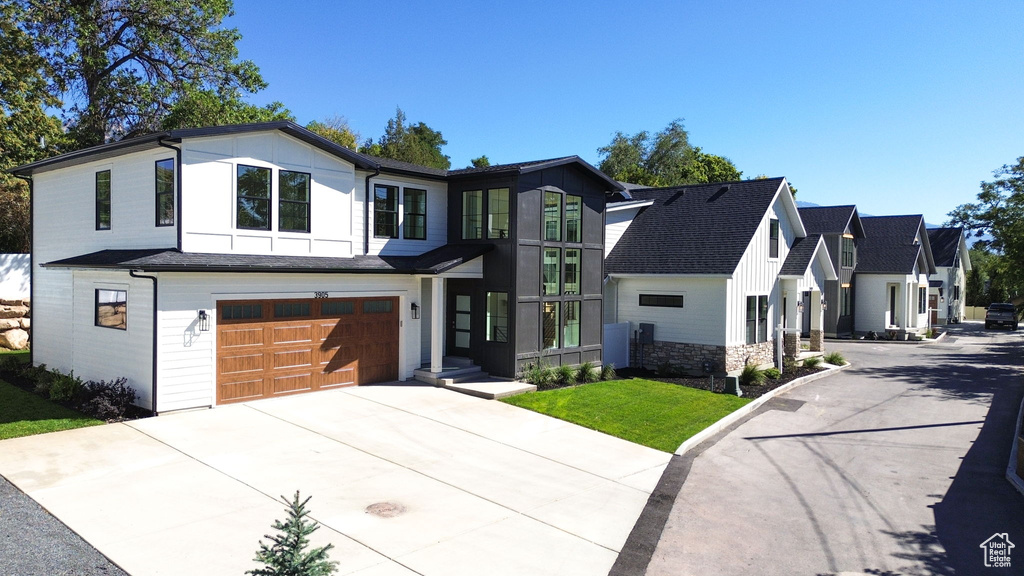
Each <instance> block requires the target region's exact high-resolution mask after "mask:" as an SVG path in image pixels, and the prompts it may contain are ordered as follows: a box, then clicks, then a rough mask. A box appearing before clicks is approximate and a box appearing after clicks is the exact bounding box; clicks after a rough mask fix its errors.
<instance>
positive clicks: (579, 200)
mask: <svg viewBox="0 0 1024 576" xmlns="http://www.w3.org/2000/svg"><path fill="white" fill-rule="evenodd" d="M571 204H576V205H578V209H577V210H576V217H575V218H570V217H569V206H570V205H571ZM563 212H564V214H565V241H566V242H572V243H575V244H580V243H582V242H583V196H580V195H578V194H566V195H565V208H564V211H563ZM573 222H575V223H576V227H575V229H574V228H573V227H572V226H571V224H572V223H573ZM571 231H575V235H570V232H571Z"/></svg>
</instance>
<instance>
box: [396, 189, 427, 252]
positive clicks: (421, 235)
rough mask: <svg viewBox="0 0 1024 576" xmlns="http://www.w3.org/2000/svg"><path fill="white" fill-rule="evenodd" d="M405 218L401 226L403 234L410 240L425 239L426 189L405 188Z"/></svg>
mask: <svg viewBox="0 0 1024 576" xmlns="http://www.w3.org/2000/svg"><path fill="white" fill-rule="evenodd" d="M404 210H405V218H403V221H402V226H403V227H404V229H405V230H404V235H405V237H406V238H409V239H411V240H426V239H427V191H426V190H418V189H415V188H406V189H405V203H404Z"/></svg>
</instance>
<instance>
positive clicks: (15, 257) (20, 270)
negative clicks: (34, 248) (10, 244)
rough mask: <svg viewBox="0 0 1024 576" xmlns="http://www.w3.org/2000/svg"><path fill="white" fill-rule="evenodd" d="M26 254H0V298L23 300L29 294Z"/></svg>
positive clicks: (29, 277) (30, 283)
mask: <svg viewBox="0 0 1024 576" xmlns="http://www.w3.org/2000/svg"><path fill="white" fill-rule="evenodd" d="M31 278H32V277H31V276H30V270H29V255H28V254H0V298H3V299H4V300H24V299H27V298H29V296H30V294H31V288H32V281H31Z"/></svg>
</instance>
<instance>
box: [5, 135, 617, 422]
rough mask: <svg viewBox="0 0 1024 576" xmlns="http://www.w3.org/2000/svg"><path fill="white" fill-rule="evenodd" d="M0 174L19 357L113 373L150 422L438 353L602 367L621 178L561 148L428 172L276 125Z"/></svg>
mask: <svg viewBox="0 0 1024 576" xmlns="http://www.w3.org/2000/svg"><path fill="white" fill-rule="evenodd" d="M13 172H14V173H15V174H17V175H19V176H21V177H24V178H27V179H29V180H30V181H31V189H32V202H33V242H32V245H33V250H34V252H33V269H32V275H33V277H32V291H33V297H32V301H33V302H32V303H33V319H32V320H33V328H34V333H33V361H34V362H35V363H36V364H41V363H45V364H46V365H47V366H49V367H51V368H57V369H61V370H63V371H69V370H74V372H75V374H76V375H77V376H80V377H82V378H85V379H95V380H99V379H111V378H116V377H122V376H123V377H127V378H128V381H129V383H130V384H131V385H132V386H133V387H135V388H136V390H137V391H138V393H139V396H140V400H139V404H140V405H142V406H145V407H148V408H152V410H153V411H154V412H166V411H170V410H179V409H187V408H196V407H204V406H213V405H217V404H223V403H228V402H238V401H245V400H250V399H257V398H263V397H269V396H275V395H280V394H289V393H299V392H312V391H317V390H322V389H327V388H334V387H338V386H348V385H356V384H364V383H371V382H380V381H389V380H406V379H410V378H413V377H414V375H415V374H416V373H417V372H418V371H420V370H422V371H424V372H425V373H427V375H428V376H429V375H430V374H433V375H437V374H440V373H442V372H443V371H444V363H443V359H444V357H445V356H453V355H454V356H462V357H467V358H469V359H470V360H472V361H474V362H477V363H478V364H481V365H482V366H484V367H485V369H488V370H489V371H490V372H491V373H493V374H496V375H502V376H513V375H514V371H515V370H516V369H517V363H516V362H517V358H525V357H527V356H529V354H531V353H532V354H533V355H534V356H536V355H537V354H538V351H539V350H541V348H542V347H543V349H544V351H545V353H546V354H547V357H548V358H549V361H550V360H551V359H554V360H555V361H564V362H571V363H579V362H582V361H593V362H595V363H596V364H600V362H601V324H600V318H599V316H600V310H601V307H602V305H601V278H602V276H603V270H602V264H601V256H602V255H603V251H604V247H603V244H602V241H603V224H604V213H603V210H604V197H605V195H606V194H607V193H609V192H612V191H615V190H618V189H620V188H621V187H620V186H619V185H617V184H616V183H615V182H614V181H611V180H609V179H608V178H607V177H605V176H604V175H603V174H600V172H598V171H597V170H596V169H594V168H593V167H591V166H589V165H588V164H586V163H585V162H583V161H582V160H580V159H579V158H577V157H566V158H560V159H554V160H549V161H538V162H531V163H524V164H516V165H506V166H492V167H489V168H487V169H486V170H473V169H469V170H453V171H446V170H437V169H432V168H425V167H422V166H415V165H411V164H407V163H403V162H396V161H392V160H384V159H380V158H372V157H369V156H364V155H361V154H358V153H356V152H353V151H351V150H349V149H346V148H343V147H340V146H338V145H336V144H334V143H332V142H329V141H327V140H325V139H323V138H320V137H319V136H317V135H315V134H313V133H311V132H309V131H307V130H305V129H304V128H301V127H299V126H297V125H295V124H293V123H290V122H275V123H266V124H254V125H243V126H224V127H215V128H204V129H188V130H174V131H169V132H161V133H156V134H151V135H147V136H141V137H138V138H132V139H126V140H123V141H119V142H114V143H110V144H105V145H101V146H97V147H93V148H89V149H85V150H80V151H77V152H72V153H68V154H64V155H61V156H57V157H54V158H50V159H47V160H43V161H39V162H35V163H32V164H28V165H25V166H21V167H18V168H16V169H14V170H13ZM520 220H523V221H528V222H530V223H532V224H533V226H531V227H529V229H527V227H526V226H519V225H518V223H519V221H520ZM541 222H543V224H544V226H543V230H544V232H545V234H546V235H545V236H543V237H542V235H541V234H542V226H541ZM534 237H536V238H534ZM517 247H519V250H520V251H528V254H527V255H523V254H519V255H518V257H517V251H516V250H517ZM542 250H543V254H542ZM542 256H543V262H542ZM555 259H557V262H554V260H555ZM510 261H511V262H512V263H511V264H510V263H509V262H510ZM542 272H543V273H542ZM570 273H571V276H570ZM551 274H556V275H557V276H558V277H557V278H554V277H552V278H549V277H548V276H551ZM563 274H564V276H565V278H564V279H563V277H562V276H563ZM542 277H543V278H542ZM563 280H564V281H563ZM534 285H535V286H534ZM542 286H543V287H544V289H545V290H546V291H545V292H544V296H535V295H534V293H536V294H540V293H541V290H542ZM556 288H557V289H556ZM531 291H533V292H531ZM589 317H593V318H594V320H592V321H591V320H589V319H588V318H589Z"/></svg>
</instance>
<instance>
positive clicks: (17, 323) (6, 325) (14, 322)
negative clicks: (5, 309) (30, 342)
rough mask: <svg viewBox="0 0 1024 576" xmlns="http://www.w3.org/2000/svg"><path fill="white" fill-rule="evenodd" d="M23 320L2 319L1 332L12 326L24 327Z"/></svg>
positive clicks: (0, 323) (0, 321)
mask: <svg viewBox="0 0 1024 576" xmlns="http://www.w3.org/2000/svg"><path fill="white" fill-rule="evenodd" d="M21 320H22V319H20V318H4V319H2V320H0V332H3V331H4V330H10V329H12V328H22V325H21Z"/></svg>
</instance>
